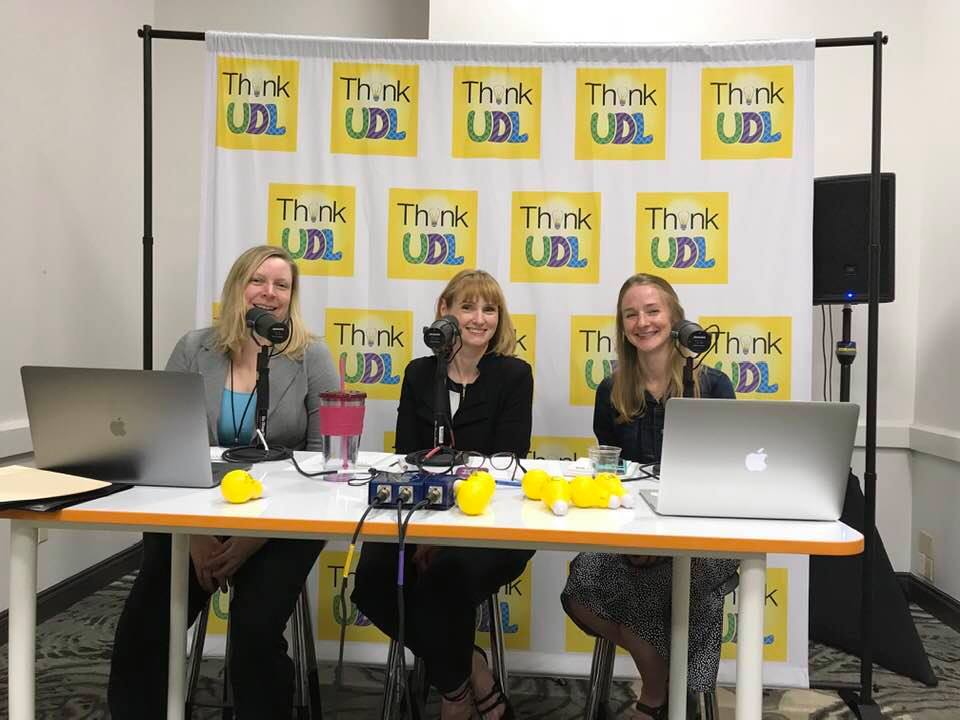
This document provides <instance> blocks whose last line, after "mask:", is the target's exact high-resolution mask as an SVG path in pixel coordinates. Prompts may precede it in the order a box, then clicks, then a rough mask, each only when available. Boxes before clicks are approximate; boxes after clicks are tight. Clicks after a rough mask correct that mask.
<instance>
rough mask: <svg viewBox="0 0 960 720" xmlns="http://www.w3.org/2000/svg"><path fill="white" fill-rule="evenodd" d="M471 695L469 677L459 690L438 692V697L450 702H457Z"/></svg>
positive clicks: (471, 689)
mask: <svg viewBox="0 0 960 720" xmlns="http://www.w3.org/2000/svg"><path fill="white" fill-rule="evenodd" d="M471 695H473V685H471V684H470V678H467V679H466V680H465V681H464V683H463V685H462V686H461V687H460V689H459V690H454V691H453V692H450V693H440V697H442V698H443V699H444V700H446V701H447V702H450V703H459V702H463V701H464V700H466V699H467V698H468V697H470V696H471Z"/></svg>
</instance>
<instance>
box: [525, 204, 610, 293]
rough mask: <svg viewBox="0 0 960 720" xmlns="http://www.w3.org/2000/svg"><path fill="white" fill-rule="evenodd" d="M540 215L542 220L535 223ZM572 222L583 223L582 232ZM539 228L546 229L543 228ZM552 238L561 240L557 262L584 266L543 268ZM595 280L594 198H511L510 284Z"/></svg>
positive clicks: (596, 214)
mask: <svg viewBox="0 0 960 720" xmlns="http://www.w3.org/2000/svg"><path fill="white" fill-rule="evenodd" d="M531 208H532V209H531ZM541 213H546V215H544V216H543V217H541ZM577 216H579V217H580V218H581V219H582V220H583V221H584V226H583V227H579V228H577V227H571V224H575V223H576V222H578V221H577V220H575V218H576V217H577ZM545 223H546V224H547V225H548V227H544V226H543V225H544V224H545ZM587 223H589V225H590V227H589V228H588V227H586V224H587ZM528 225H529V227H528ZM571 237H573V238H575V245H576V247H575V248H574V247H573V245H574V243H571V242H570V240H569V238H571ZM554 238H562V239H563V240H562V247H560V248H559V249H558V250H557V255H558V256H565V257H566V260H567V261H568V262H576V261H581V262H582V261H586V265H585V266H584V267H571V266H570V265H562V266H561V267H549V261H550V260H551V259H552V254H553V252H554V244H555V243H554V240H553V239H554ZM574 250H575V252H574ZM548 253H549V254H548ZM599 280H600V193H598V192H583V193H575V192H514V193H513V197H512V200H511V213H510V281H511V282H545V283H596V282H599Z"/></svg>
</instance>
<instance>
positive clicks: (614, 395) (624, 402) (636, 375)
mask: <svg viewBox="0 0 960 720" xmlns="http://www.w3.org/2000/svg"><path fill="white" fill-rule="evenodd" d="M638 285H651V286H653V287H655V288H657V289H658V290H659V291H660V297H661V299H662V300H663V302H664V304H665V305H666V307H667V311H668V312H669V313H670V325H671V327H673V326H675V325H676V324H677V323H678V322H680V321H681V320H684V319H685V316H684V312H683V306H682V305H681V304H680V298H679V297H677V292H676V290H674V289H673V286H671V285H670V283H668V282H667V281H666V280H664V279H663V278H661V277H658V276H656V275H647V274H645V273H637V274H636V275H633V276H631V277H629V278H627V281H626V282H625V283H624V284H623V287H621V288H620V295H619V296H618V297H617V369H616V370H615V371H614V373H613V387H612V388H611V391H610V401H611V403H612V404H613V407H614V408H615V409H616V411H617V418H616V421H617V422H619V423H626V422H630V421H631V420H632V419H633V418H635V417H637V416H638V415H642V414H643V412H644V410H646V404H647V403H646V399H645V397H644V389H645V386H646V380H647V378H646V377H645V376H644V374H643V369H642V368H641V366H640V361H639V358H638V354H637V348H635V347H634V346H633V345H632V344H631V343H630V341H629V340H627V335H626V331H625V330H624V327H623V312H622V310H621V305H622V304H623V296H624V295H626V294H627V292H628V291H629V290H630V289H631V288H634V287H637V286H638ZM685 360H686V356H685V355H684V354H683V353H682V351H681V349H680V346H679V345H677V344H676V343H675V344H674V346H673V352H672V355H671V360H670V377H669V381H668V383H667V389H666V391H665V392H664V399H666V398H668V397H675V396H680V395H683V365H684V362H685ZM693 394H694V396H695V397H700V368H699V367H696V368H695V369H694V371H693Z"/></svg>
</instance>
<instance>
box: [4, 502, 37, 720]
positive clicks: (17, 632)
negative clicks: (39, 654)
mask: <svg viewBox="0 0 960 720" xmlns="http://www.w3.org/2000/svg"><path fill="white" fill-rule="evenodd" d="M8 618H9V620H10V623H9V630H8V633H9V635H8V637H9V644H8V645H7V653H8V656H9V663H10V664H9V673H10V675H9V680H10V682H9V684H8V685H7V707H8V708H9V711H10V720H33V718H34V717H36V715H35V711H36V688H37V679H36V675H35V672H36V651H37V636H36V630H37V528H36V527H34V526H33V525H28V524H27V523H25V522H21V521H18V520H13V521H11V522H10V612H9V614H8Z"/></svg>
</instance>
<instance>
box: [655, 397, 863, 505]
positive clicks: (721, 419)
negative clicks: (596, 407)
mask: <svg viewBox="0 0 960 720" xmlns="http://www.w3.org/2000/svg"><path fill="white" fill-rule="evenodd" d="M859 415H860V408H859V406H858V405H855V404H853V403H828V402H801V401H790V402H778V401H764V400H710V399H688V398H671V399H670V400H669V401H668V402H667V406H666V413H665V421H664V431H663V451H662V457H661V461H660V487H659V493H658V494H659V497H658V501H657V507H656V510H657V512H658V513H660V514H664V515H695V516H704V517H744V518H767V519H792V520H836V519H838V518H839V517H840V513H841V511H842V509H843V498H844V493H845V490H846V485H847V477H848V474H849V471H850V459H851V455H852V453H853V442H854V436H855V434H856V429H857V420H858V418H859Z"/></svg>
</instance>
